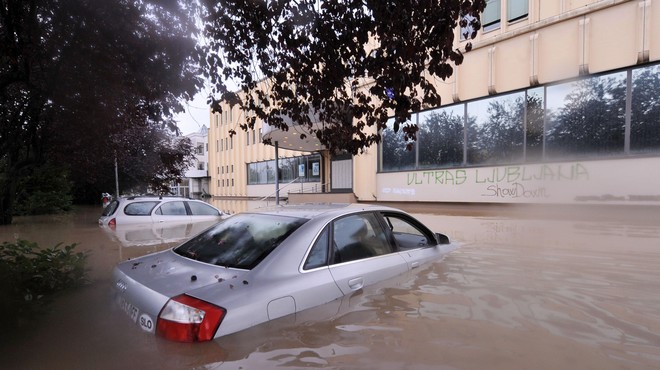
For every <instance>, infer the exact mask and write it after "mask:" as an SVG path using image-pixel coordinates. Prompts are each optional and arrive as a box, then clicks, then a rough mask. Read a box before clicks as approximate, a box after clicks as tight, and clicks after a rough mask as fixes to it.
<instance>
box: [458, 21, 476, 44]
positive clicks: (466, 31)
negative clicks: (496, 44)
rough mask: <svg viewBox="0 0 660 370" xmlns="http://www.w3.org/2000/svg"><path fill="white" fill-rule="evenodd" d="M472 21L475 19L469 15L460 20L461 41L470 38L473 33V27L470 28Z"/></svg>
mask: <svg viewBox="0 0 660 370" xmlns="http://www.w3.org/2000/svg"><path fill="white" fill-rule="evenodd" d="M474 21H475V17H473V16H471V15H465V16H463V17H462V18H461V35H460V40H461V41H464V40H467V39H468V38H471V37H472V33H474V27H473V26H472V22H474Z"/></svg>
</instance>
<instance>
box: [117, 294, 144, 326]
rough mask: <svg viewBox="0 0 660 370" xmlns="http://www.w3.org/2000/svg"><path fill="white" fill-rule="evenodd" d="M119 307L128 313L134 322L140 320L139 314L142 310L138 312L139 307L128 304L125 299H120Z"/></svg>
mask: <svg viewBox="0 0 660 370" xmlns="http://www.w3.org/2000/svg"><path fill="white" fill-rule="evenodd" d="M119 307H121V309H122V310H123V311H124V312H126V314H127V315H128V317H130V318H131V320H133V322H137V319H138V314H139V313H140V310H138V308H137V307H135V306H133V305H132V304H130V303H128V302H127V301H126V300H125V299H124V298H122V297H120V298H119Z"/></svg>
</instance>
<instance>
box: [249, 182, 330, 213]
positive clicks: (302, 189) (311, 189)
mask: <svg viewBox="0 0 660 370" xmlns="http://www.w3.org/2000/svg"><path fill="white" fill-rule="evenodd" d="M302 179H303V178H302V177H296V178H295V179H293V180H291V181H289V182H288V183H286V184H284V185H282V186H280V189H279V191H280V192H281V191H282V190H284V189H285V188H287V187H289V186H291V185H293V184H295V183H296V182H299V183H300V189H299V190H298V191H289V193H296V194H303V193H318V192H321V191H322V189H323V188H324V187H325V186H327V185H328V184H329V183H325V184H313V185H310V186H308V187H305V186H304V185H305V183H304V182H303V181H302ZM276 195H277V190H275V191H274V192H272V193H271V194H269V195H266V196H265V197H263V198H261V199H259V200H260V201H261V202H266V206H268V205H270V204H269V203H270V201H269V199H270V198H274V197H275V196H276Z"/></svg>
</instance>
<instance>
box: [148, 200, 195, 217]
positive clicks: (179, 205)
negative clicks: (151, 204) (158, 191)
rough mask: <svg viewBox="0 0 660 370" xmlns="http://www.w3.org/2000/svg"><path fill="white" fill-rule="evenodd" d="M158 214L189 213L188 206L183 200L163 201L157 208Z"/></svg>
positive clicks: (183, 214) (175, 214) (174, 214)
mask: <svg viewBox="0 0 660 370" xmlns="http://www.w3.org/2000/svg"><path fill="white" fill-rule="evenodd" d="M156 214H158V215H164V216H185V215H187V214H188V212H187V211H186V206H185V204H183V202H167V203H163V204H162V205H161V206H160V208H158V209H157V210H156Z"/></svg>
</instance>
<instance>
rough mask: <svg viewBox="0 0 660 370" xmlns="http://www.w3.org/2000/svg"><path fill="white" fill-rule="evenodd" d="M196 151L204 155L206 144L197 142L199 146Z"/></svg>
mask: <svg viewBox="0 0 660 370" xmlns="http://www.w3.org/2000/svg"><path fill="white" fill-rule="evenodd" d="M195 153H196V154H198V155H203V154H204V144H197V148H196V150H195Z"/></svg>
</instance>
